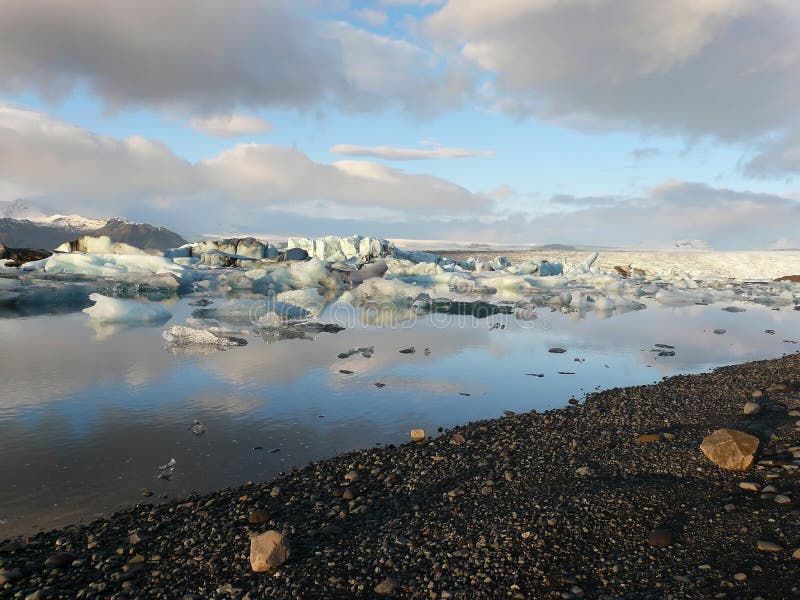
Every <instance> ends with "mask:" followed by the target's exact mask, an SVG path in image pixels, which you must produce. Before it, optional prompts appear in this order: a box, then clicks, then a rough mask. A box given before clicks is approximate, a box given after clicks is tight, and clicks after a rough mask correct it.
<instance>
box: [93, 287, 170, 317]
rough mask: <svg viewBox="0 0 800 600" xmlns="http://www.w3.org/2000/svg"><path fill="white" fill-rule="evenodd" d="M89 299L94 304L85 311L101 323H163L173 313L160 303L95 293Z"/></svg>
mask: <svg viewBox="0 0 800 600" xmlns="http://www.w3.org/2000/svg"><path fill="white" fill-rule="evenodd" d="M89 300H91V301H92V302H94V305H93V306H90V307H88V308H84V309H83V312H84V313H86V314H87V315H89V316H90V317H91V318H92V319H94V320H96V321H98V322H100V323H163V322H164V321H166V320H167V319H169V318H170V317H171V316H172V313H171V312H170V311H168V310H167V309H166V308H164V307H163V306H161V305H159V304H153V303H150V302H137V301H135V300H121V299H119V298H110V297H108V296H103V295H102V294H98V293H93V294H90V295H89Z"/></svg>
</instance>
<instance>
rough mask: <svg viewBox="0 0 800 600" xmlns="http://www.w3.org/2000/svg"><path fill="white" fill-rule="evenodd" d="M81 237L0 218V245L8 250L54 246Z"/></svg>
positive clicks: (67, 232) (53, 228)
mask: <svg viewBox="0 0 800 600" xmlns="http://www.w3.org/2000/svg"><path fill="white" fill-rule="evenodd" d="M80 235H83V234H82V233H76V232H75V231H71V230H69V229H64V228H63V227H54V226H52V225H45V224H42V223H34V222H33V221H25V220H17V219H10V218H0V244H4V245H6V246H8V247H10V248H43V249H45V250H52V249H53V248H55V247H56V246H58V245H60V244H63V243H64V242H68V241H70V240H74V239H75V238H76V237H78V236H80Z"/></svg>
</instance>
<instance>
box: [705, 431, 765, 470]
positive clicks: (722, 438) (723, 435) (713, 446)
mask: <svg viewBox="0 0 800 600" xmlns="http://www.w3.org/2000/svg"><path fill="white" fill-rule="evenodd" d="M758 444H759V441H758V438H757V437H755V436H752V435H750V434H749V433H744V432H743V431H737V430H736V429H717V430H716V431H715V432H714V433H712V434H711V435H709V436H708V437H706V438H705V439H704V440H703V442H702V443H701V444H700V450H702V451H703V454H705V455H706V458H708V460H710V461H711V462H713V463H714V464H715V465H717V466H719V467H722V468H723V469H728V470H729V471H746V470H747V469H749V468H750V467H751V466H752V465H753V461H755V457H756V452H757V451H758Z"/></svg>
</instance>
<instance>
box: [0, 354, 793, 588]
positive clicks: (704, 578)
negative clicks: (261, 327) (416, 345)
mask: <svg viewBox="0 0 800 600" xmlns="http://www.w3.org/2000/svg"><path fill="white" fill-rule="evenodd" d="M798 384H800V355H798V354H795V355H791V356H785V357H783V358H779V359H775V360H769V361H760V362H754V363H748V364H743V365H735V366H729V367H723V368H720V369H717V370H716V371H714V372H712V373H708V374H700V375H688V376H675V377H671V378H668V379H665V380H664V381H662V382H660V383H658V384H655V385H648V386H639V387H631V388H618V389H611V390H607V391H603V392H599V393H595V394H591V395H590V396H588V397H587V399H586V401H585V402H584V403H582V404H577V401H574V403H571V405H570V406H568V407H567V408H564V409H559V410H553V411H549V412H546V413H538V414H537V413H525V414H511V413H508V414H506V415H505V416H501V417H500V418H498V419H495V420H490V421H483V422H476V423H469V424H467V425H464V426H462V427H457V428H455V429H452V430H449V431H445V432H441V433H437V432H426V433H427V434H428V439H427V440H426V441H424V442H420V443H408V444H405V445H403V446H400V447H386V448H373V449H369V450H363V451H359V452H353V453H350V454H346V455H343V456H338V457H334V458H331V459H326V460H323V461H320V462H317V463H314V464H311V465H309V466H306V467H304V468H301V469H299V470H296V471H295V470H293V471H292V472H290V473H288V474H285V475H283V476H281V477H278V478H277V479H275V480H273V481H271V482H268V483H253V484H250V485H246V486H242V487H240V488H237V489H226V490H221V491H218V492H215V493H212V494H209V495H205V496H197V497H190V498H185V499H182V500H176V501H171V502H169V503H165V504H158V505H151V504H142V505H139V506H136V507H134V508H131V509H130V510H126V511H123V512H121V513H118V514H116V515H114V516H113V517H111V518H110V519H108V520H100V521H96V522H93V523H90V524H88V525H83V526H79V527H71V528H66V529H62V530H57V531H51V532H46V533H41V534H37V535H35V536H33V537H31V538H30V539H13V540H6V541H5V542H0V582H3V583H0V597H2V598H245V597H248V598H250V599H255V598H353V597H366V598H368V597H376V596H393V597H398V598H429V599H437V598H547V597H551V598H581V597H585V598H621V597H622V598H687V597H690V598H700V597H718V598H755V597H759V596H760V597H762V598H791V597H798V596H800V467H799V465H800V427H799V426H798V423H797V422H798V420H799V419H800V413H798V412H797V411H798V410H800V395H798ZM751 401H753V402H756V403H757V404H758V405H759V406H758V407H756V408H755V409H753V410H755V411H756V412H757V414H751V415H745V414H744V411H743V407H744V404H745V403H746V402H751ZM502 408H503V407H502V406H498V414H500V415H502V414H503V412H502ZM722 427H729V428H734V429H738V430H741V431H748V432H750V433H753V434H754V435H757V436H758V437H759V438H760V440H761V445H760V448H759V453H758V456H757V457H756V461H757V462H756V464H755V465H754V466H753V467H752V468H751V469H750V470H747V471H727V470H723V469H721V468H719V467H718V466H716V465H715V464H713V463H712V462H710V461H709V460H708V459H707V458H706V457H705V456H704V455H703V453H702V452H701V451H700V449H699V446H700V443H701V441H702V440H703V438H704V437H706V436H707V435H709V434H710V433H712V432H713V431H714V430H716V429H718V428H722ZM646 434H656V435H652V436H647V435H646ZM640 436H644V437H640ZM647 440H655V441H647ZM346 475H347V477H345V476H346ZM741 483H745V485H744V486H741V485H740V484H741ZM751 484H752V485H751ZM767 486H772V487H767ZM765 487H766V489H764V488H765ZM746 488H752V490H751V489H746ZM254 521H255V523H254ZM258 521H261V522H258ZM267 530H277V531H279V532H281V533H282V534H283V535H284V536H285V539H286V541H287V543H288V544H289V546H290V548H291V554H290V556H289V558H288V560H287V561H286V562H285V563H284V564H283V565H281V566H279V567H278V568H277V569H276V570H273V571H272V572H270V573H254V572H253V571H252V569H251V565H250V562H249V552H250V536H251V535H252V534H260V533H263V532H265V531H267Z"/></svg>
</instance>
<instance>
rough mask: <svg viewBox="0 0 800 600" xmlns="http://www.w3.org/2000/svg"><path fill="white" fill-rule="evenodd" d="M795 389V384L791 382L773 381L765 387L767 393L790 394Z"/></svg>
mask: <svg viewBox="0 0 800 600" xmlns="http://www.w3.org/2000/svg"><path fill="white" fill-rule="evenodd" d="M796 391H797V386H796V385H792V384H791V383H773V384H772V385H771V386H769V387H768V388H767V393H770V392H772V393H775V392H781V393H783V394H791V393H792V392H796Z"/></svg>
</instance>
